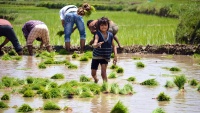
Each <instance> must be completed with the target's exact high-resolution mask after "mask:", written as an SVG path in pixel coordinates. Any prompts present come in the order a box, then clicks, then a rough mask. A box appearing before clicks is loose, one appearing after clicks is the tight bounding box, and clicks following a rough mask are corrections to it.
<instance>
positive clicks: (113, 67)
mask: <svg viewBox="0 0 200 113" xmlns="http://www.w3.org/2000/svg"><path fill="white" fill-rule="evenodd" d="M117 68H118V66H117V65H114V64H112V65H111V66H110V69H117Z"/></svg>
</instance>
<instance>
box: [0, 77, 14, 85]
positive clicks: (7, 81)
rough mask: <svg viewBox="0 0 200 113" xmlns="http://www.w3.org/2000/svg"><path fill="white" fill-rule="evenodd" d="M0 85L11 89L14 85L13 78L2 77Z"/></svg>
mask: <svg viewBox="0 0 200 113" xmlns="http://www.w3.org/2000/svg"><path fill="white" fill-rule="evenodd" d="M1 81H2V84H3V85H4V86H5V87H12V86H13V84H14V78H13V77H7V76H3V77H2V78H1Z"/></svg>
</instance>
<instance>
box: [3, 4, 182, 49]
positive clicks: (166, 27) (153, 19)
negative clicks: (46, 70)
mask: <svg viewBox="0 0 200 113" xmlns="http://www.w3.org/2000/svg"><path fill="white" fill-rule="evenodd" d="M0 7H3V8H5V9H10V8H12V9H13V10H17V11H18V17H17V18H16V19H15V21H14V22H11V23H12V24H13V27H14V30H15V32H16V34H17V37H18V38H19V41H20V43H21V44H22V45H23V46H25V45H26V43H25V39H24V36H23V33H22V31H21V29H22V26H23V25H24V23H25V22H27V21H28V20H41V21H43V22H45V23H46V24H47V26H48V29H49V32H50V33H49V34H50V44H51V45H64V36H62V37H59V36H58V35H56V33H57V32H58V31H60V30H63V27H62V25H61V21H60V18H59V9H47V8H43V7H34V6H20V7H16V6H13V5H5V4H3V5H2V4H0ZM102 16H105V17H108V18H109V19H110V20H113V21H114V22H115V23H117V25H118V26H119V31H118V34H117V36H118V38H119V41H120V42H121V45H123V46H125V45H133V44H140V45H146V44H155V45H162V44H167V43H170V44H173V43H175V38H174V36H175V31H176V26H177V24H178V19H170V18H161V17H158V16H151V15H144V14H137V13H136V12H118V11H97V12H96V13H93V14H92V15H91V16H90V17H84V21H85V27H86V22H87V21H88V20H90V19H98V18H100V17H102ZM122 17H123V18H122ZM86 34H87V37H86V43H89V41H90V40H91V39H92V34H91V33H90V31H89V30H88V28H87V27H86ZM2 41H3V38H1V39H0V42H2ZM79 42H80V41H79V33H78V30H76V31H75V32H74V33H73V34H72V36H71V44H72V45H75V46H79ZM8 45H11V43H9V44H8ZM34 45H39V42H37V41H34Z"/></svg>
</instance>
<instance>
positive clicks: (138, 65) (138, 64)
mask: <svg viewBox="0 0 200 113" xmlns="http://www.w3.org/2000/svg"><path fill="white" fill-rule="evenodd" d="M136 66H137V67H138V68H144V67H145V65H144V64H143V63H142V62H137V63H136Z"/></svg>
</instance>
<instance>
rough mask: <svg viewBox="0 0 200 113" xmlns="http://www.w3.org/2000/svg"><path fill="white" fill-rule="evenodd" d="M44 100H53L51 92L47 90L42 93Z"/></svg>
mask: <svg viewBox="0 0 200 113" xmlns="http://www.w3.org/2000/svg"><path fill="white" fill-rule="evenodd" d="M42 98H43V99H50V98H51V92H50V91H49V90H45V91H44V92H43V93H42Z"/></svg>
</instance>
